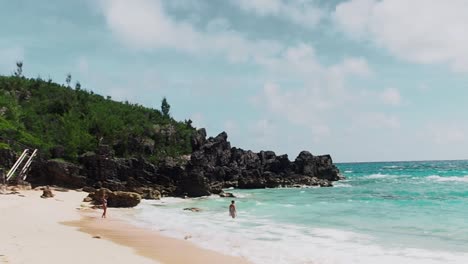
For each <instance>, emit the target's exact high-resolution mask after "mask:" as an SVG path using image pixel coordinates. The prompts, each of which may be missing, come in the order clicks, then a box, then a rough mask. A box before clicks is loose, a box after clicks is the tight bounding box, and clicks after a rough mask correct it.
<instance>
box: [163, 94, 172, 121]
mask: <svg viewBox="0 0 468 264" xmlns="http://www.w3.org/2000/svg"><path fill="white" fill-rule="evenodd" d="M170 110H171V105H169V103H168V102H167V99H166V97H164V98H163V99H162V102H161V112H162V113H163V116H164V117H169V111H170Z"/></svg>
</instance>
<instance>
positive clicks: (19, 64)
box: [14, 61, 23, 77]
mask: <svg viewBox="0 0 468 264" xmlns="http://www.w3.org/2000/svg"><path fill="white" fill-rule="evenodd" d="M14 75H15V76H16V77H22V76H23V62H22V61H17V62H16V71H15V73H14Z"/></svg>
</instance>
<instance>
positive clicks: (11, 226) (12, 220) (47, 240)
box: [0, 190, 247, 264]
mask: <svg viewBox="0 0 468 264" xmlns="http://www.w3.org/2000/svg"><path fill="white" fill-rule="evenodd" d="M41 194H42V191H34V190H29V191H20V194H8V195H5V194H0V263H38V264H39V263H47V264H54V263H60V264H63V263H71V264H73V263H125V264H128V263H168V264H178V263H233V264H234V263H236V264H237V263H247V262H245V261H244V260H242V259H239V258H234V257H229V256H225V255H222V254H218V253H216V252H213V251H209V250H204V249H201V248H198V247H196V246H194V245H193V244H192V243H190V242H187V241H184V240H177V239H173V238H167V237H164V236H161V235H159V234H158V233H156V232H152V231H148V230H144V229H140V228H135V227H133V226H131V225H129V224H127V223H125V222H123V221H121V220H118V219H114V218H112V217H110V218H107V219H101V218H100V217H99V216H100V213H101V212H100V211H95V210H91V211H85V210H83V209H84V208H82V207H81V204H82V202H81V201H82V200H83V198H84V197H86V196H87V193H84V192H77V191H73V190H71V191H68V192H59V191H54V194H55V197H54V198H49V199H42V198H40V195H41ZM112 210H117V209H113V208H111V209H110V210H109V214H110V215H112ZM64 223H65V224H64ZM80 231H83V232H80ZM95 235H99V236H100V237H101V238H100V239H98V238H93V236H95Z"/></svg>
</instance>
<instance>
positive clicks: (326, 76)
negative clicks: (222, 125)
mask: <svg viewBox="0 0 468 264" xmlns="http://www.w3.org/2000/svg"><path fill="white" fill-rule="evenodd" d="M264 65H265V66H266V67H267V68H268V69H269V70H270V71H271V72H272V73H273V74H274V75H277V76H285V75H286V76H288V77H289V78H294V79H295V80H300V81H301V82H302V83H303V86H301V87H300V88H298V87H288V86H287V85H284V84H280V82H276V81H270V82H267V83H266V84H265V85H264V87H263V91H262V92H261V93H260V94H259V95H257V96H256V97H254V98H251V99H250V101H251V103H253V104H254V105H256V106H257V107H260V108H262V109H264V110H266V111H267V114H268V115H269V116H270V117H272V118H282V119H283V120H287V121H288V122H289V123H290V124H291V125H294V126H298V127H301V128H302V129H305V130H304V131H306V132H307V133H308V136H309V137H310V138H312V140H313V141H316V140H320V139H324V138H325V137H328V136H329V135H330V134H331V132H332V128H331V127H330V120H335V119H336V118H337V117H339V118H342V117H343V116H344V115H345V113H350V112H355V111H360V110H358V109H353V108H351V107H350V105H353V104H359V103H361V102H362V101H363V100H366V97H364V96H357V95H355V93H354V92H353V89H350V88H351V87H349V84H348V81H347V77H349V76H358V77H368V76H370V75H371V74H372V70H371V69H370V67H369V65H368V64H367V61H366V60H365V59H363V58H345V59H343V60H342V61H341V62H339V63H337V64H334V65H331V66H324V65H322V64H321V63H320V62H319V61H318V59H317V58H316V56H315V51H314V49H313V47H312V46H310V45H308V44H305V43H300V44H298V45H297V46H293V47H289V48H288V49H286V50H285V51H284V52H283V53H282V54H281V55H280V56H278V57H277V58H273V59H271V60H270V61H267V62H265V63H264ZM367 100H370V99H368V98H367ZM345 108H346V109H348V111H347V112H343V109H345Z"/></svg>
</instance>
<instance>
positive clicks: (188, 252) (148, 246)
mask: <svg viewBox="0 0 468 264" xmlns="http://www.w3.org/2000/svg"><path fill="white" fill-rule="evenodd" d="M81 215H82V218H81V219H80V220H77V221H71V222H64V223H62V224H64V225H67V226H73V227H77V228H78V230H79V231H81V232H84V233H87V234H89V235H91V236H99V237H100V238H102V239H105V240H109V241H112V242H114V243H116V244H119V245H123V246H126V247H130V248H133V249H134V251H135V252H136V254H138V255H140V256H144V257H146V258H149V259H153V260H157V261H160V262H162V263H167V264H179V263H180V264H182V263H191V264H205V263H226V264H248V263H249V262H247V260H245V259H243V258H241V257H235V256H228V255H225V254H222V253H218V252H216V251H212V250H209V249H204V248H200V247H199V246H197V245H195V244H193V243H192V242H190V241H187V240H182V239H177V238H172V237H168V236H164V235H162V234H160V233H159V232H158V231H155V230H151V229H146V228H142V227H137V226H134V225H132V224H130V223H128V222H127V221H125V220H123V219H121V218H119V217H115V218H105V219H102V218H100V215H98V214H96V213H95V212H93V214H90V213H88V212H86V213H82V214H81ZM180 252H183V254H180Z"/></svg>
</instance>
